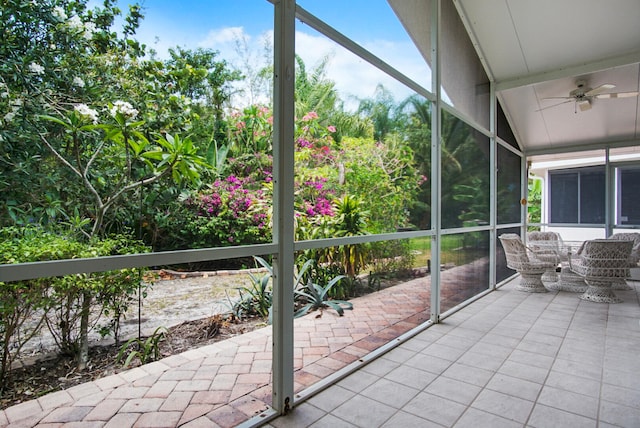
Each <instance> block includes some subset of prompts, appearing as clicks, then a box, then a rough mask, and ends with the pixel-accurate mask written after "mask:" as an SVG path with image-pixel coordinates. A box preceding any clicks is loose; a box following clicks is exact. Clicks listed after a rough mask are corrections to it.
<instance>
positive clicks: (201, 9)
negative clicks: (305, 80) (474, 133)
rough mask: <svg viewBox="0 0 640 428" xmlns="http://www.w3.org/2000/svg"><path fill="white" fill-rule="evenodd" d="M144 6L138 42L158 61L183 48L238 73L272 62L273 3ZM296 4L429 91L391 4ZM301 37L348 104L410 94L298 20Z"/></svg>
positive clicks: (307, 55)
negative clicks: (386, 92)
mask: <svg viewBox="0 0 640 428" xmlns="http://www.w3.org/2000/svg"><path fill="white" fill-rule="evenodd" d="M129 3H131V1H130V0H120V1H119V3H118V4H119V6H120V8H121V9H122V10H123V11H125V10H127V5H128V4H129ZM141 4H142V6H143V13H144V15H145V19H144V20H143V21H142V23H141V26H140V28H139V30H138V33H137V38H138V40H140V41H142V42H144V43H146V44H147V45H148V46H149V47H151V48H153V49H154V50H156V52H157V54H158V56H159V57H160V58H166V57H167V53H166V52H167V49H168V48H170V47H175V46H180V47H183V48H189V49H195V48H209V49H213V50H216V51H219V53H220V56H219V58H222V59H225V60H227V62H229V63H230V64H232V65H233V66H236V67H239V68H242V63H243V62H245V63H246V62H248V63H249V64H251V65H252V66H258V65H260V66H262V65H265V63H266V62H265V58H264V46H265V40H268V41H271V40H273V6H272V5H271V3H269V2H268V1H267V0H182V1H175V0H143V1H142V2H141ZM298 5H299V6H301V7H303V8H304V9H306V10H307V11H308V12H310V13H312V14H314V15H316V16H317V17H318V18H320V19H322V20H324V21H325V22H326V23H328V24H329V25H331V26H332V27H334V28H335V29H336V30H338V31H340V32H341V33H343V34H345V35H346V36H348V37H350V38H351V39H353V40H354V41H356V42H357V43H359V44H360V45H362V46H363V47H364V48H366V49H368V50H369V51H371V52H372V53H374V54H376V55H378V56H379V57H380V58H381V59H382V60H384V61H385V62H387V63H390V64H393V65H394V66H395V67H396V68H398V69H399V70H400V71H401V72H403V73H405V74H406V75H408V76H409V77H410V78H412V79H413V80H415V81H416V82H418V83H421V84H423V85H424V86H426V87H428V86H429V84H428V81H429V80H428V79H429V76H430V73H429V70H428V67H427V65H426V64H425V63H424V61H423V60H422V59H421V57H420V54H419V53H418V51H417V50H416V48H415V47H414V46H413V43H412V42H411V40H410V38H409V36H408V35H407V33H406V32H405V31H404V29H403V28H402V25H401V24H400V22H399V21H398V19H397V18H396V16H395V14H394V12H393V10H392V9H391V7H390V6H389V5H388V3H387V1H386V0H298ZM296 33H297V34H296V53H297V54H298V55H300V56H301V57H302V59H303V60H304V62H305V65H306V66H307V70H311V69H313V68H314V67H315V66H317V65H318V64H319V62H320V61H321V60H322V59H323V58H324V57H326V56H329V66H328V69H327V77H328V78H329V79H331V80H333V81H334V82H335V83H336V88H337V89H338V91H339V93H340V94H341V97H342V99H343V100H345V102H347V104H349V103H351V104H353V103H354V102H355V101H353V100H354V98H356V97H357V98H369V97H372V96H373V95H374V92H375V89H376V86H377V84H378V83H382V84H383V85H384V86H385V87H386V88H387V89H390V90H391V91H392V93H393V94H394V98H395V99H396V101H401V100H402V99H404V98H405V97H407V96H409V95H411V94H412V92H411V91H410V90H409V89H407V88H406V87H405V86H404V85H402V84H400V83H398V82H396V81H395V80H393V79H391V78H389V77H387V76H385V75H383V74H382V73H381V72H380V71H378V70H377V69H376V68H374V67H373V66H371V65H369V64H367V63H366V62H365V61H363V60H361V59H360V58H358V57H356V56H355V55H353V54H352V53H350V52H348V51H347V50H346V49H344V48H342V47H340V46H339V45H337V44H335V43H334V42H332V41H331V40H329V39H327V38H326V37H324V36H322V35H321V34H319V33H317V32H316V31H315V30H313V29H312V28H310V27H309V26H308V25H305V24H304V23H301V22H300V21H297V23H296ZM238 41H243V45H244V47H245V48H246V53H245V54H244V55H243V56H240V55H239V54H238V48H237V46H238ZM349 100H351V102H350V101H349Z"/></svg>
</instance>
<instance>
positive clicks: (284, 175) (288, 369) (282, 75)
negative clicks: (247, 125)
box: [272, 0, 296, 414]
mask: <svg viewBox="0 0 640 428" xmlns="http://www.w3.org/2000/svg"><path fill="white" fill-rule="evenodd" d="M295 8H296V3H295V0H279V1H275V2H274V43H273V48H274V49H273V51H274V76H273V77H274V79H273V80H274V91H273V93H274V100H273V103H274V105H273V118H274V122H273V127H274V137H273V173H274V188H273V192H274V201H273V238H274V242H275V243H276V244H277V245H278V252H277V254H276V255H275V256H274V260H273V308H272V319H273V356H272V358H273V391H272V406H273V408H274V409H275V410H276V411H277V412H278V413H280V414H285V413H287V412H288V411H289V409H290V408H291V406H292V405H293V274H294V254H293V250H294V245H293V244H294V210H293V190H294V189H293V184H294V179H293V177H294V147H293V139H294V114H295V109H294V88H295Z"/></svg>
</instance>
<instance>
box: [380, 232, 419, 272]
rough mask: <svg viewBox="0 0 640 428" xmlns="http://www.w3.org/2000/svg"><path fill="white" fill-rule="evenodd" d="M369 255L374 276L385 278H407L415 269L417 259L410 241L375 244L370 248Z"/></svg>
mask: <svg viewBox="0 0 640 428" xmlns="http://www.w3.org/2000/svg"><path fill="white" fill-rule="evenodd" d="M369 254H370V259H371V264H370V267H371V271H372V273H373V275H374V276H385V277H404V276H407V275H408V274H409V273H410V272H411V270H412V268H413V267H414V264H415V258H416V257H415V254H414V251H413V250H412V246H411V240H409V239H398V240H395V241H382V242H373V243H371V245H370V247H369ZM369 276H371V274H370V275H369Z"/></svg>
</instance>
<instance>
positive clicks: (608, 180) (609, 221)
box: [603, 147, 617, 238]
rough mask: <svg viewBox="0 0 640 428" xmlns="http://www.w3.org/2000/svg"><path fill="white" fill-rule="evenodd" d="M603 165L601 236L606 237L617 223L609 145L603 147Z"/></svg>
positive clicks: (611, 232)
mask: <svg viewBox="0 0 640 428" xmlns="http://www.w3.org/2000/svg"><path fill="white" fill-rule="evenodd" d="M604 160H605V166H604V200H605V206H604V227H605V230H604V236H603V238H607V237H609V236H611V235H612V234H613V227H614V224H615V223H617V220H614V215H613V213H614V212H615V198H614V197H613V195H615V191H614V183H615V180H614V177H613V170H612V168H611V159H610V152H609V147H607V148H606V149H605V154H604Z"/></svg>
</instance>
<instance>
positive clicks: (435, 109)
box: [431, 0, 442, 323]
mask: <svg viewBox="0 0 640 428" xmlns="http://www.w3.org/2000/svg"><path fill="white" fill-rule="evenodd" d="M440 22H441V20H440V0H431V64H432V70H431V76H432V78H431V90H432V92H433V93H434V94H435V96H436V99H435V101H434V102H432V103H431V107H432V113H431V229H432V230H433V231H434V232H435V234H434V235H433V236H432V237H431V321H432V322H433V323H437V322H439V321H440V264H441V263H440V248H441V245H440V242H441V239H440V238H441V236H440V235H441V231H442V206H441V205H442V197H441V196H442V176H441V173H440V172H441V164H442V158H441V149H442V147H441V144H442V106H441V102H442V100H441V96H442V94H441V91H440V81H441V79H440V72H441V67H440Z"/></svg>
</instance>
